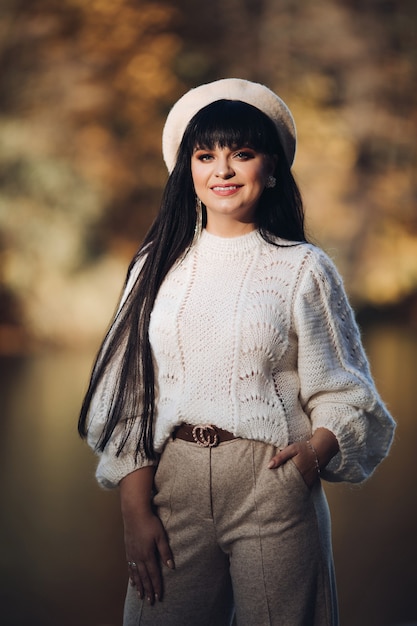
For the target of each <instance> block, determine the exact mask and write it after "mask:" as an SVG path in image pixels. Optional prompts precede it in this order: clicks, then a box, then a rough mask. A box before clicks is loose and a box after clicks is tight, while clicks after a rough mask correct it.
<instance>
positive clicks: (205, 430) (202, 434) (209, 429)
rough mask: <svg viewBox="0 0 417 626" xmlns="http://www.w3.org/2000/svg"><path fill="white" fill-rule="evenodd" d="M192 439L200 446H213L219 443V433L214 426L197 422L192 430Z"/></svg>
mask: <svg viewBox="0 0 417 626" xmlns="http://www.w3.org/2000/svg"><path fill="white" fill-rule="evenodd" d="M192 435H193V439H194V441H195V442H196V444H197V445H198V446H200V448H215V447H216V446H218V445H219V435H218V434H217V430H216V427H215V426H212V425H211V424H199V425H198V426H194V428H193V430H192Z"/></svg>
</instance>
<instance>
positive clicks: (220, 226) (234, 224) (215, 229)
mask: <svg viewBox="0 0 417 626" xmlns="http://www.w3.org/2000/svg"><path fill="white" fill-rule="evenodd" d="M255 229H256V224H254V223H252V222H238V221H235V220H207V224H206V231H207V232H208V233H210V234H211V235H216V236H217V237H241V236H242V235H246V234H247V233H250V232H251V231H252V230H255Z"/></svg>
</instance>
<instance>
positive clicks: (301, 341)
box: [294, 248, 395, 482]
mask: <svg viewBox="0 0 417 626" xmlns="http://www.w3.org/2000/svg"><path fill="white" fill-rule="evenodd" d="M294 324H295V332H296V334H297V336H298V372H299V378H300V401H301V404H302V406H303V409H304V411H305V412H306V413H307V415H308V416H309V418H310V420H311V423H312V429H313V432H314V431H315V430H317V429H318V428H321V427H323V428H327V429H328V430H330V431H332V432H333V433H334V435H335V436H336V438H337V440H338V443H339V448H340V450H339V452H338V454H337V455H336V456H335V457H334V458H333V459H332V460H331V462H330V463H329V465H328V466H327V467H326V469H325V470H324V471H323V473H322V475H323V478H325V479H326V480H330V481H335V482H336V481H347V482H361V481H363V480H365V479H366V478H368V477H369V476H370V475H371V474H372V472H373V471H374V469H375V468H376V467H377V465H378V464H379V463H380V462H381V461H382V460H383V459H384V458H385V457H386V456H387V454H388V452H389V449H390V446H391V443H392V440H393V435H394V430H395V422H394V420H393V418H392V417H391V415H390V414H389V412H388V410H387V408H386V407H385V405H384V403H383V402H382V400H381V398H380V396H379V394H378V392H377V390H376V388H375V384H374V381H373V379H372V376H371V373H370V368H369V363H368V360H367V357H366V355H365V351H364V348H363V346H362V342H361V337H360V333H359V329H358V326H357V324H356V321H355V318H354V314H353V311H352V308H351V306H350V304H349V302H348V299H347V296H346V293H345V290H344V287H343V283H342V279H341V277H340V275H339V273H338V272H337V270H336V268H335V266H334V264H333V262H332V261H331V260H330V259H329V257H328V256H327V255H326V254H325V253H324V252H323V251H321V250H319V249H316V248H311V249H310V252H309V253H308V255H307V258H306V259H305V264H304V268H303V271H302V272H301V274H300V278H299V284H298V288H297V290H296V294H295V299H294Z"/></svg>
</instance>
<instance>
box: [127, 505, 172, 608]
mask: <svg viewBox="0 0 417 626" xmlns="http://www.w3.org/2000/svg"><path fill="white" fill-rule="evenodd" d="M129 517H130V516H129ZM124 526H125V548H126V557H127V562H128V566H129V577H130V581H131V584H132V585H134V586H135V587H136V590H137V592H138V595H139V597H140V598H146V600H147V601H148V602H149V604H153V603H154V601H155V600H162V593H163V587H162V572H161V562H162V563H164V564H165V565H166V566H167V567H169V568H171V569H174V560H173V556H172V552H171V549H170V547H169V543H168V539H167V536H166V533H165V529H164V527H163V525H162V522H161V520H160V519H159V517H158V516H157V515H155V514H154V513H153V512H152V511H151V510H149V511H148V512H146V513H144V512H142V513H141V514H140V515H139V516H133V517H132V519H128V520H124Z"/></svg>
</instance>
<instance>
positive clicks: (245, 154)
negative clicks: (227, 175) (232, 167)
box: [234, 150, 255, 161]
mask: <svg viewBox="0 0 417 626" xmlns="http://www.w3.org/2000/svg"><path fill="white" fill-rule="evenodd" d="M234 156H235V157H236V158H238V159H239V160H240V161H248V160H249V159H254V158H255V154H254V153H253V152H252V151H251V150H239V151H238V152H235V155H234Z"/></svg>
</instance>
